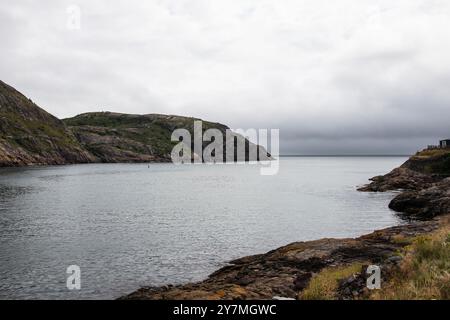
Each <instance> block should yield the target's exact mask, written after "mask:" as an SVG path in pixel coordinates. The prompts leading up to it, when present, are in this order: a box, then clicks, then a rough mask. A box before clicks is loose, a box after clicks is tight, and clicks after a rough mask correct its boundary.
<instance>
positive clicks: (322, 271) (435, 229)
mask: <svg viewBox="0 0 450 320" xmlns="http://www.w3.org/2000/svg"><path fill="white" fill-rule="evenodd" d="M449 159H450V150H448V149H446V150H434V151H423V152H420V153H418V154H416V155H415V156H413V157H411V158H410V159H409V160H408V161H407V162H406V163H405V164H403V165H402V166H401V167H400V168H397V169H394V170H393V171H392V172H391V173H389V174H387V175H385V176H379V177H374V178H372V179H371V180H372V182H371V183H370V184H368V185H366V186H363V187H361V188H359V190H360V191H365V192H383V191H392V190H398V191H400V193H399V194H398V195H397V196H396V197H395V198H394V199H393V200H392V202H391V203H390V205H389V207H390V208H392V209H393V210H395V211H397V212H398V213H399V215H400V216H401V217H403V218H405V219H406V221H405V223H404V224H401V225H399V226H395V227H391V228H387V229H384V230H378V231H375V232H373V233H371V234H369V235H365V236H362V237H359V238H356V239H321V240H316V241H307V242H296V243H292V244H289V245H287V246H284V247H281V248H278V249H276V250H273V251H270V252H268V253H265V254H259V255H254V256H248V257H243V258H240V259H237V260H234V261H230V262H229V263H228V265H226V266H224V267H223V268H221V269H220V270H218V271H216V272H214V273H213V274H211V275H210V276H209V277H208V278H207V279H206V280H204V281H201V282H198V283H189V284H184V285H167V286H163V287H145V288H141V289H139V290H137V291H135V292H133V293H131V294H129V295H127V296H124V297H122V298H121V299H181V300H183V299H225V300H229V299H398V298H404V299H420V298H433V299H434V298H437V299H440V298H446V299H450V277H449V276H448V270H449V268H450V265H449V264H450V252H449V248H450V216H449V215H448V213H450V178H448V176H449V173H450V161H449ZM427 239H428V240H427ZM433 259H434V260H433ZM372 264H375V265H378V266H380V267H381V270H382V282H383V286H384V287H385V289H384V290H385V291H383V290H380V291H377V290H376V293H373V292H371V291H370V290H368V289H367V287H366V277H367V275H366V269H367V266H368V265H372ZM418 265H419V266H420V268H419V269H417V268H418V267H417V266H418ZM415 268H416V269H415ZM427 268H428V269H430V270H431V269H432V270H433V271H432V272H431V271H429V270H427ZM436 274H437V275H438V276H437V275H436ZM408 277H409V278H408ZM415 277H416V278H417V279H416V278H415ZM427 277H428V278H427ZM424 279H426V280H424ZM408 281H410V282H411V283H410V282H408ZM427 281H428V282H427ZM421 283H426V284H427V286H428V287H427V288H425V289H424V288H422V289H423V290H422V289H420V284H421ZM411 288H415V291H414V290H412V289H411ZM417 288H419V289H420V290H419V289H417ZM416 291H417V292H416ZM380 292H381V293H380ZM423 292H425V293H423Z"/></svg>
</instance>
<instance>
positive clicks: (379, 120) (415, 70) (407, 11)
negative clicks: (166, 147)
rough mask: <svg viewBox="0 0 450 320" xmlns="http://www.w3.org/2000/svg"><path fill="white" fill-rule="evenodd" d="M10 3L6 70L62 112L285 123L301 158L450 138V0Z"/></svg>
mask: <svg viewBox="0 0 450 320" xmlns="http://www.w3.org/2000/svg"><path fill="white" fill-rule="evenodd" d="M0 3H1V5H0V41H1V47H0V71H1V72H0V79H1V80H3V81H5V82H7V83H9V84H11V85H13V86H14V87H15V88H17V89H18V90H19V91H21V92H22V93H24V94H25V95H26V96H28V97H30V98H32V99H33V101H35V102H36V103H38V104H39V105H40V106H41V107H43V108H44V109H46V110H47V111H49V112H50V113H53V114H54V115H56V116H58V117H61V118H62V117H70V116H74V115H76V114H79V113H82V112H88V111H101V110H104V111H106V110H109V111H117V112H126V113H168V114H179V115H186V116H195V117H199V118H203V119H205V120H211V121H217V122H221V123H224V124H226V125H228V126H230V127H231V128H279V129H280V136H281V142H280V146H281V150H282V152H283V153H291V154H380V153H391V154H406V153H411V152H414V151H416V150H417V149H419V148H421V147H423V146H425V145H427V144H430V143H436V142H437V139H438V138H450V125H449V120H450V1H448V0H395V1H392V0H378V1H377V0H339V1H334V0H327V1H325V0H308V1H302V0H281V1H280V0H160V1H158V0H148V1H133V0H123V1H117V0H114V1H106V0H105V1H95V0H90V1H84V0H83V1H61V0H58V1H57V0H54V1H48V0H40V1H31V0H30V1H24V0H18V1H6V0H0ZM71 5H76V6H78V7H79V8H80V10H81V20H80V21H81V24H80V27H81V28H80V29H73V28H69V27H68V19H70V17H73V16H71V15H70V13H68V11H67V8H68V7H69V6H71ZM69 11H70V10H69ZM69 21H73V20H69ZM69 26H73V24H70V23H69Z"/></svg>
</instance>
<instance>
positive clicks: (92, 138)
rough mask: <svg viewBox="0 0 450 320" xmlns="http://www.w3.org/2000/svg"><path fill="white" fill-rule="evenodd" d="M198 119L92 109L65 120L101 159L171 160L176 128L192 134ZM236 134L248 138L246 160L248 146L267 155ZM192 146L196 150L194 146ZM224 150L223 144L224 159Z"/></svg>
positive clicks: (209, 125)
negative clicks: (173, 135)
mask: <svg viewBox="0 0 450 320" xmlns="http://www.w3.org/2000/svg"><path fill="white" fill-rule="evenodd" d="M196 120H200V119H195V118H188V117H181V116H172V115H161V114H147V115H133V114H122V113H113V112H93V113H85V114H81V115H78V116H76V117H74V118H70V119H65V120H64V122H65V123H66V124H67V125H68V126H69V128H70V129H71V130H72V131H73V132H74V134H75V136H76V137H77V138H78V140H79V141H80V142H81V144H82V145H83V147H85V148H86V149H87V150H88V151H89V152H91V153H92V154H93V155H95V156H96V157H98V158H99V159H100V160H101V161H102V162H148V161H170V153H171V151H172V148H173V147H174V145H175V144H176V143H177V142H172V141H171V135H172V132H173V131H174V130H176V129H187V130H188V131H189V132H190V133H191V136H192V137H193V136H194V121H196ZM202 128H203V132H204V131H206V130H207V129H218V130H220V131H221V132H222V134H223V136H225V132H226V130H227V129H229V128H228V127H227V126H225V125H223V124H220V123H213V122H208V121H202ZM234 137H235V138H236V139H238V140H245V142H244V143H246V147H247V152H246V154H247V160H248V154H249V152H248V151H249V149H254V148H256V149H257V151H258V152H259V154H260V157H262V158H265V159H267V158H268V157H267V152H266V151H265V149H264V148H262V147H259V146H256V145H255V144H253V143H250V142H249V141H248V140H246V139H244V138H243V137H242V136H240V135H236V134H234ZM192 144H193V141H192ZM207 144H209V142H205V143H204V145H203V147H205V146H206V145H207ZM189 147H190V148H191V149H192V150H193V149H194V148H193V145H191V146H189ZM225 149H226V148H225V147H224V152H223V154H224V159H225V157H226V152H225ZM239 160H244V159H239ZM252 160H256V159H252Z"/></svg>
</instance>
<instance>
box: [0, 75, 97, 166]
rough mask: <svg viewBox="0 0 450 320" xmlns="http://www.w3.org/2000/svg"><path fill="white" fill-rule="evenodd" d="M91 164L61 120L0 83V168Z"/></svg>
mask: <svg viewBox="0 0 450 320" xmlns="http://www.w3.org/2000/svg"><path fill="white" fill-rule="evenodd" d="M92 161H95V158H94V157H93V156H92V155H91V154H90V153H89V152H87V151H86V150H84V148H83V147H81V145H80V144H79V142H78V141H77V139H76V138H75V136H74V135H73V134H72V132H71V131H70V130H69V129H68V128H67V127H66V126H65V124H64V123H63V122H62V121H61V120H59V119H57V118H55V117H54V116H52V115H51V114H49V113H47V112H46V111H44V110H42V109H41V108H39V107H38V106H37V105H36V104H34V103H33V102H32V101H31V100H30V99H28V98H27V97H25V96H24V95H23V94H21V93H20V92H18V91H17V90H15V89H14V88H12V87H11V86H9V85H7V84H5V83H4V82H2V81H0V166H2V167H4V166H24V165H43V164H65V163H83V162H92Z"/></svg>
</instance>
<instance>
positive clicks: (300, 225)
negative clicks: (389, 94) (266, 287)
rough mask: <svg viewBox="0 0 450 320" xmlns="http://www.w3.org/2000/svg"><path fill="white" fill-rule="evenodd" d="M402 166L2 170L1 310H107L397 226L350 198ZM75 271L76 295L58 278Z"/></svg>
mask: <svg viewBox="0 0 450 320" xmlns="http://www.w3.org/2000/svg"><path fill="white" fill-rule="evenodd" d="M405 160H406V159H405V158H396V157H370V158H369V157H318V158H312V157H301V158H283V159H282V160H281V163H280V171H279V174H278V175H275V176H261V175H260V174H259V167H258V166H255V165H237V164H233V165H184V166H175V165H172V164H151V165H150V166H149V167H148V166H147V165H146V164H95V165H72V166H59V167H39V168H21V169H2V170H0V262H1V263H0V298H1V299H17V298H26V299H50V298H57V299H80V298H85V299H101V298H106V299H110V298H117V297H119V296H121V295H123V294H126V293H129V292H131V291H133V290H135V289H137V288H138V287H140V286H149V285H162V284H169V283H172V284H176V283H182V282H187V281H196V280H201V279H203V278H205V277H206V276H207V275H208V274H209V273H211V272H212V271H214V270H216V269H217V268H219V267H221V266H223V265H224V264H225V263H226V262H227V261H229V260H230V259H233V258H238V257H241V256H245V255H249V254H256V253H263V252H266V251H268V250H271V249H275V248H276V247H279V246H282V245H286V244H288V243H290V242H294V241H299V240H310V239H317V238H322V237H355V236H358V235H362V234H364V233H368V232H370V231H373V230H375V229H379V228H383V227H387V226H391V225H395V224H398V223H399V220H398V219H397V218H396V216H395V214H394V213H393V212H391V211H389V209H388V208H387V205H388V202H389V201H390V199H391V198H392V197H393V195H392V194H389V193H385V194H371V193H360V192H357V191H356V186H357V185H361V184H364V183H366V182H367V179H368V178H369V177H372V176H374V175H378V174H382V173H386V172H388V171H390V170H391V169H392V168H394V167H396V166H398V165H400V164H401V163H402V162H403V161H405ZM73 264H75V265H78V266H80V268H81V286H82V288H81V290H79V291H69V290H68V289H67V288H66V277H67V274H66V268H67V267H68V266H69V265H73Z"/></svg>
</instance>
